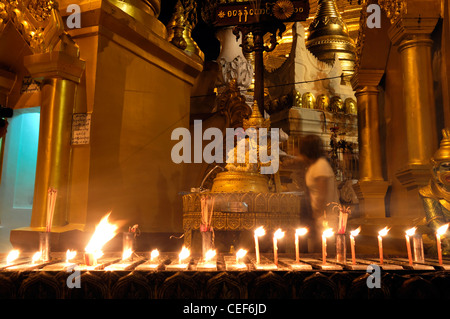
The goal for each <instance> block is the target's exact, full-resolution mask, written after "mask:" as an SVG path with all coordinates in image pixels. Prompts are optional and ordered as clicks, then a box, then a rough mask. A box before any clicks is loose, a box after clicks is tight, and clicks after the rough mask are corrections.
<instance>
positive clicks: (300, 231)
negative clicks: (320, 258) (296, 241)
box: [295, 227, 308, 236]
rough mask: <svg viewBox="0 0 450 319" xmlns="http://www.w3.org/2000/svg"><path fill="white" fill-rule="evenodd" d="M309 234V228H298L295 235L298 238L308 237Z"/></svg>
mask: <svg viewBox="0 0 450 319" xmlns="http://www.w3.org/2000/svg"><path fill="white" fill-rule="evenodd" d="M307 232H308V228H305V227H303V228H297V229H296V230H295V234H296V235H297V236H303V235H306V233H307Z"/></svg>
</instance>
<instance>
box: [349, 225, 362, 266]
mask: <svg viewBox="0 0 450 319" xmlns="http://www.w3.org/2000/svg"><path fill="white" fill-rule="evenodd" d="M360 231H361V227H358V228H356V229H355V230H352V231H351V232H350V247H351V250H352V264H353V265H356V256H355V255H356V254H355V237H356V236H358V234H359V232H360Z"/></svg>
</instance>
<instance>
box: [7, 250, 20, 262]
mask: <svg viewBox="0 0 450 319" xmlns="http://www.w3.org/2000/svg"><path fill="white" fill-rule="evenodd" d="M19 254H20V252H19V250H18V249H13V250H11V251H10V252H9V254H8V256H7V257H6V264H7V265H9V264H11V263H12V262H13V261H14V260H16V259H17V258H19Z"/></svg>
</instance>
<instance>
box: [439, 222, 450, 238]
mask: <svg viewBox="0 0 450 319" xmlns="http://www.w3.org/2000/svg"><path fill="white" fill-rule="evenodd" d="M448 225H449V224H445V225H442V226H441V227H439V228H438V229H437V231H436V233H437V234H438V235H439V236H442V235H444V234H445V232H446V231H447V229H448Z"/></svg>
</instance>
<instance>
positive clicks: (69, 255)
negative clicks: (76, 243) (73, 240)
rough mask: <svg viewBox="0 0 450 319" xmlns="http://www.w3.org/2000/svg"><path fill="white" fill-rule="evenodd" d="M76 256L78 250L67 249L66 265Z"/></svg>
mask: <svg viewBox="0 0 450 319" xmlns="http://www.w3.org/2000/svg"><path fill="white" fill-rule="evenodd" d="M76 255H77V252H76V250H70V249H67V251H66V263H69V262H70V260H72V259H74V258H75V256H76Z"/></svg>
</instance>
